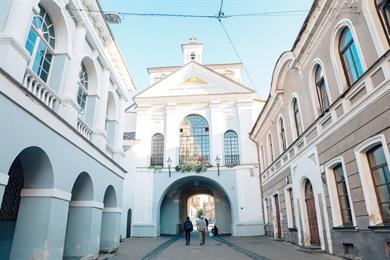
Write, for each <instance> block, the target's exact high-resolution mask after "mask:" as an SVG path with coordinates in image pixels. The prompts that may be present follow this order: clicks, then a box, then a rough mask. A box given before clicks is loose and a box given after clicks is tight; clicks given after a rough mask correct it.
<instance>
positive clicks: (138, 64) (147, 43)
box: [100, 0, 313, 98]
mask: <svg viewBox="0 0 390 260" xmlns="http://www.w3.org/2000/svg"><path fill="white" fill-rule="evenodd" d="M100 2H101V5H102V7H103V10H105V11H117V12H139V13H178V14H198V15H214V14H216V13H218V11H219V7H220V1H219V0H182V1H179V0H137V1H135V0H132V1H125V0H100ZM312 2H313V0H224V5H223V10H224V13H225V15H229V14H239V13H254V12H270V11H271V12H274V11H291V10H307V11H308V10H309V8H310V6H311V4H312ZM307 11H306V12H304V13H301V14H294V15H291V14H290V15H283V16H282V15H272V16H255V17H237V18H230V19H227V20H224V21H223V22H224V25H225V27H226V28H227V30H228V32H229V34H230V37H231V38H232V40H233V43H234V44H235V46H236V48H237V49H238V52H239V54H240V56H241V58H242V60H243V62H244V63H245V65H246V67H247V69H248V71H249V74H250V76H251V78H252V79H253V82H254V85H255V90H256V91H257V93H258V95H259V97H264V98H265V97H267V96H268V92H269V86H270V82H271V76H272V71H273V69H274V66H275V62H276V60H277V59H278V57H279V56H280V54H281V53H282V52H283V51H286V50H290V49H291V47H292V45H293V43H294V40H295V39H296V36H297V34H298V32H299V29H300V28H301V26H302V23H303V21H304V19H305V17H306V14H307ZM111 29H112V31H113V33H114V36H115V39H116V41H117V43H118V45H119V47H120V49H121V52H122V54H123V56H124V58H125V60H126V63H127V67H128V69H129V71H130V73H131V75H132V77H133V79H134V81H135V83H136V87H137V91H140V90H142V89H144V88H146V87H147V86H148V73H147V71H146V68H148V67H158V66H174V65H182V63H183V56H182V53H181V48H180V45H181V44H182V43H187V42H188V39H189V38H190V37H191V36H196V37H197V38H198V42H201V43H203V44H205V52H204V54H203V63H205V64H208V63H211V64H215V63H233V62H239V59H238V57H237V55H236V54H235V52H234V50H233V48H232V46H231V45H230V43H229V41H228V39H227V37H226V35H225V34H224V32H223V29H222V27H221V26H220V24H219V23H218V21H217V20H211V19H197V18H167V17H135V16H125V17H124V19H123V21H122V23H121V24H119V25H111ZM243 73H244V77H243V81H244V84H245V85H246V86H248V87H251V88H253V86H252V84H251V82H250V80H249V79H248V77H247V75H246V74H245V72H243Z"/></svg>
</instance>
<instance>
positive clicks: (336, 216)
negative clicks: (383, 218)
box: [324, 157, 356, 227]
mask: <svg viewBox="0 0 390 260" xmlns="http://www.w3.org/2000/svg"><path fill="white" fill-rule="evenodd" d="M338 164H341V167H342V168H343V171H344V177H345V185H346V187H347V194H348V200H349V205H350V208H351V217H352V224H353V225H354V226H356V216H355V210H354V206H353V201H352V196H351V189H350V187H349V181H348V174H347V170H346V168H345V163H344V158H343V157H336V158H334V159H332V160H330V161H329V162H327V163H326V164H325V165H324V167H325V176H326V183H327V187H328V193H329V201H330V209H331V214H332V220H333V227H337V226H342V225H343V220H342V217H341V214H342V213H341V209H340V202H339V197H338V192H337V187H336V180H335V177H334V171H333V168H334V167H335V166H336V165H338Z"/></svg>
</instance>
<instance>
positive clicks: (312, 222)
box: [305, 180, 320, 245]
mask: <svg viewBox="0 0 390 260" xmlns="http://www.w3.org/2000/svg"><path fill="white" fill-rule="evenodd" d="M305 201H306V208H307V217H308V220H309V230H310V243H311V244H312V245H320V236H319V233H318V223H317V212H316V205H315V201H314V193H313V186H312V185H311V183H310V181H309V180H307V181H306V186H305Z"/></svg>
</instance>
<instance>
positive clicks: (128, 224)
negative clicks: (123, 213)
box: [126, 209, 131, 237]
mask: <svg viewBox="0 0 390 260" xmlns="http://www.w3.org/2000/svg"><path fill="white" fill-rule="evenodd" d="M130 236H131V209H129V210H128V211H127V228H126V237H130Z"/></svg>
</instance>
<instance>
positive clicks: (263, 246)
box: [222, 236, 340, 260]
mask: <svg viewBox="0 0 390 260" xmlns="http://www.w3.org/2000/svg"><path fill="white" fill-rule="evenodd" d="M222 238H223V239H225V240H226V241H228V242H230V243H233V244H234V245H236V246H239V247H242V248H244V249H247V250H249V251H252V252H253V253H256V254H258V255H261V256H263V257H265V258H268V259H273V260H282V259H288V260H302V259H310V260H328V259H329V260H340V258H338V257H335V256H332V255H328V254H325V253H305V252H301V251H298V247H297V246H295V245H293V244H290V243H287V242H284V241H276V240H273V239H272V238H269V237H267V236H256V237H222Z"/></svg>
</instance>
